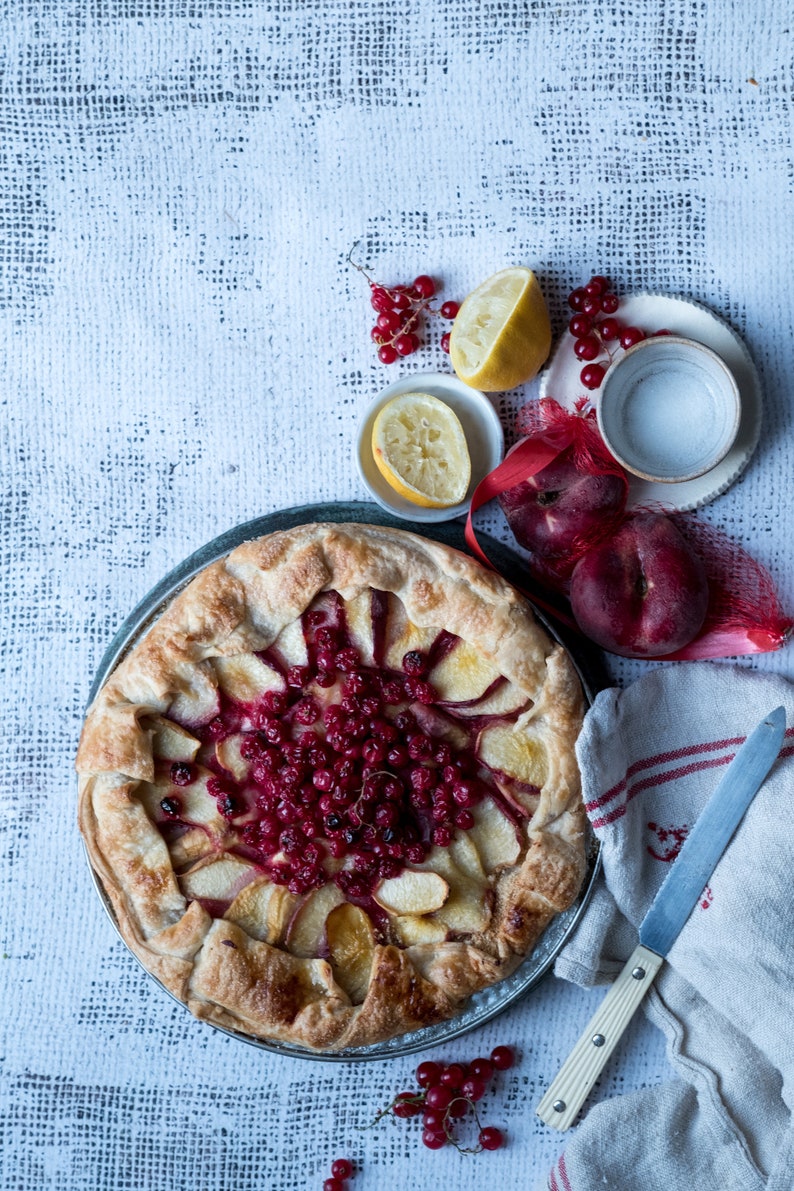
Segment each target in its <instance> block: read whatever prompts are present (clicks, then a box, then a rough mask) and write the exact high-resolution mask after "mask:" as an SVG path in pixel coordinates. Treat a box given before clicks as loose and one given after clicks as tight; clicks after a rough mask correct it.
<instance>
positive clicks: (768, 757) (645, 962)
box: [536, 707, 786, 1130]
mask: <svg viewBox="0 0 794 1191" xmlns="http://www.w3.org/2000/svg"><path fill="white" fill-rule="evenodd" d="M785 731H786V713H785V709H784V708H783V707H777V708H775V710H774V711H772V712H770V714H769V715H768V716H767V717H766V718H765V719H764V720H762V722H761V723H760V724H759V725H758V727H757V728H755V729H754V731H753V732H751V733H750V735H749V736H748V737H747V739H746V740H745V742H744V744H743V745H742V746H741V748H740V749H739V750H738V751H737V753H736V755H735V757H734V758H733V760H732V761H731V763H730V765H729V766H728V768H727V769H726V771H725V773H724V774H723V776H722V780H721V781H720V782H719V784H718V786H717V788H716V789H715V790H714V793H713V794H712V795H711V797H710V798H709V801H708V802H707V803H706V806H705V807H704V809H703V811H702V812H701V814H700V815H699V817H698V819H697V822H696V823H695V826H694V827H693V828H692V830H691V831H690V832H689V835H688V836H687V838H686V840H685V841H684V844H683V847H682V848H681V851H680V852H679V854H678V856H677V858H676V859H675V861H674V862H673V864H672V866H671V868H670V872H669V873H668V874H667V876H666V878H665V880H664V881H663V883H662V885H661V888H660V889H659V891H658V893H657V894H656V897H655V898H654V899H653V902H652V903H651V907H650V909H649V910H648V912H647V914H646V915H645V918H644V919H643V921H642V924H641V926H640V932H639V934H640V942H639V945H638V946H637V947H636V948H635V950H634V952H633V953H632V955H631V956H630V957H629V960H628V962H627V963H626V965H625V967H624V968H623V970H622V972H621V973H620V974H619V976H618V978H617V980H616V981H615V983H614V984H613V985H612V987H611V988H610V990H609V992H608V993H607V995H606V996H605V997H604V1000H603V1002H602V1003H601V1005H600V1006H599V1008H598V1009H597V1010H596V1012H595V1013H594V1014H593V1016H592V1018H591V1019H590V1021H589V1022H588V1024H587V1027H586V1029H585V1031H584V1033H583V1034H582V1036H581V1038H580V1039H579V1041H578V1042H577V1043H576V1045H575V1046H574V1048H573V1050H572V1051H571V1053H570V1055H569V1056H568V1058H567V1059H566V1060H565V1062H564V1063H563V1065H562V1067H561V1068H560V1071H559V1073H558V1074H557V1076H556V1078H555V1079H554V1080H553V1081H552V1083H551V1084H550V1086H549V1088H548V1089H547V1091H546V1093H545V1095H544V1096H543V1099H542V1100H541V1101H540V1103H539V1105H538V1107H537V1109H536V1112H537V1115H538V1116H539V1117H540V1118H541V1120H542V1121H544V1122H545V1123H546V1124H547V1125H551V1126H552V1128H554V1129H560V1130H563V1129H567V1128H569V1126H570V1125H572V1124H573V1121H574V1119H575V1117H576V1114H577V1113H578V1112H579V1109H580V1108H581V1107H582V1105H583V1104H584V1102H585V1100H586V1099H587V1096H588V1095H589V1093H590V1091H591V1089H592V1087H593V1084H594V1083H595V1081H596V1079H597V1078H598V1076H599V1075H600V1074H601V1071H602V1070H603V1068H604V1066H605V1065H606V1062H607V1059H608V1058H609V1056H610V1055H611V1054H612V1051H613V1050H614V1049H615V1046H616V1045H617V1043H618V1041H619V1039H620V1037H621V1035H622V1033H623V1031H624V1030H625V1028H626V1026H627V1025H628V1023H629V1021H630V1020H631V1018H632V1016H633V1014H634V1011H635V1010H636V1008H637V1006H638V1005H639V1004H640V1002H641V1001H642V998H643V997H644V996H645V993H646V992H647V991H648V989H649V988H650V986H651V984H652V983H653V979H654V977H655V976H656V973H657V972H658V970H659V968H660V967H661V965H662V962H663V960H664V958H665V956H666V955H667V953H668V952H669V950H670V948H671V947H672V945H673V943H674V942H675V940H676V938H677V937H678V935H679V933H680V931H681V929H682V928H683V926H684V924H685V923H686V921H687V919H688V918H689V915H690V914H691V913H692V910H693V909H694V907H695V904H696V903H697V901H698V899H699V898H700V895H701V894H702V892H703V890H704V888H705V886H706V885H707V883H708V880H709V877H710V876H711V874H712V873H713V871H714V869H715V868H716V866H717V862H718V861H719V859H720V857H721V856H722V854H723V852H724V851H725V849H726V847H727V846H728V843H729V842H730V840H731V837H732V836H733V833H734V832H735V830H736V828H737V827H738V825H739V823H740V822H741V820H742V817H743V815H744V813H745V811H746V810H747V808H748V806H749V805H750V803H751V802H752V800H753V798H754V797H755V795H756V793H757V792H758V790H759V789H760V788H761V786H762V785H763V783H764V780H765V778H766V776H767V774H768V773H769V770H770V769H771V768H772V765H773V764H774V762H775V759H776V758H777V756H778V754H779V752H780V748H781V745H782V743H783V737H784V735H785Z"/></svg>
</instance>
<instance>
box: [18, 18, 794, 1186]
mask: <svg viewBox="0 0 794 1191" xmlns="http://www.w3.org/2000/svg"><path fill="white" fill-rule="evenodd" d="M791 18H792V12H791V6H790V5H787V4H785V3H783V4H781V3H779V0H755V2H754V3H753V4H745V3H742V2H741V0H722V2H719V0H628V2H626V0H620V2H618V0H605V2H603V3H594V2H593V0H434V2H430V0H4V2H2V3H0V163H1V165H0V408H2V434H1V436H0V449H1V450H2V458H1V460H0V484H1V485H2V504H3V514H2V539H1V540H0V548H1V549H2V571H0V594H1V595H2V603H3V610H2V619H3V639H4V645H3V650H2V667H3V682H2V695H3V709H2V716H1V717H0V724H1V725H2V731H3V734H4V737H5V743H4V747H3V751H2V757H3V764H2V796H1V798H2V801H1V802H0V814H1V816H2V863H1V864H0V953H1V955H2V958H0V1019H1V1020H2V1039H1V1040H0V1187H2V1188H3V1191H34V1189H35V1191H39V1189H40V1188H48V1189H49V1188H52V1189H53V1191H77V1189H78V1188H80V1189H82V1188H100V1189H102V1191H104V1189H118V1191H137V1189H138V1188H153V1189H157V1191H165V1189H168V1191H172V1189H173V1191H295V1189H304V1188H306V1189H309V1188H320V1187H321V1186H322V1180H323V1178H325V1177H327V1175H328V1173H329V1167H330V1162H331V1160H332V1159H333V1158H335V1157H337V1156H339V1155H343V1154H346V1155H349V1156H350V1157H352V1158H353V1159H354V1160H355V1161H356V1162H357V1164H358V1165H359V1172H358V1174H357V1175H356V1177H355V1179H354V1181H353V1182H352V1184H351V1188H352V1189H354V1191H373V1189H378V1191H381V1189H382V1191H409V1189H410V1188H413V1187H421V1186H427V1185H429V1184H433V1185H438V1186H455V1187H456V1188H457V1189H458V1191H475V1189H477V1191H479V1189H481V1188H486V1187H491V1186H496V1185H499V1186H502V1187H505V1188H508V1189H512V1188H522V1187H525V1186H528V1185H531V1184H532V1182H533V1180H534V1179H536V1178H537V1177H538V1175H539V1174H542V1172H543V1171H544V1170H547V1169H549V1168H550V1167H551V1166H552V1164H553V1162H554V1160H555V1157H556V1155H557V1154H558V1152H559V1150H560V1148H561V1145H562V1141H561V1139H560V1138H559V1136H557V1135H556V1134H553V1133H552V1132H551V1131H550V1130H548V1129H547V1128H546V1127H545V1126H544V1125H542V1124H541V1123H540V1121H539V1120H538V1119H537V1118H536V1117H535V1115H534V1106H535V1104H536V1103H537V1101H538V1099H539V1097H540V1094H541V1092H542V1090H543V1088H544V1087H545V1086H546V1085H547V1084H548V1082H549V1081H550V1079H551V1078H552V1077H553V1075H554V1074H555V1073H556V1070H557V1068H558V1066H559V1064H560V1063H561V1061H562V1059H563V1058H564V1057H565V1055H566V1054H567V1052H568V1050H569V1048H570V1046H571V1045H572V1044H573V1042H574V1041H575V1039H576V1037H577V1036H578V1034H579V1032H580V1030H581V1028H582V1027H583V1024H584V1022H585V1021H586V1019H587V1017H589V1014H590V1012H591V1010H592V1008H593V1007H594V1005H595V1003H597V1001H598V999H599V998H600V996H601V993H599V992H585V991H583V990H581V989H578V988H574V987H573V986H570V985H567V984H565V983H563V982H562V981H560V980H557V979H556V978H554V977H549V978H548V979H547V980H546V981H545V982H544V983H543V984H542V985H541V987H540V988H539V989H538V990H537V991H536V992H534V993H533V994H532V995H531V996H530V997H529V998H528V999H527V1000H526V1001H525V1002H524V1003H522V1004H521V1005H520V1006H518V1007H515V1008H513V1009H512V1010H511V1011H509V1012H508V1013H507V1014H505V1015H504V1016H503V1017H501V1018H499V1019H498V1020H497V1021H494V1022H492V1023H491V1024H489V1025H488V1026H486V1027H483V1028H482V1029H481V1030H479V1031H478V1032H477V1033H476V1034H475V1035H470V1036H469V1037H467V1038H463V1039H459V1040H458V1041H456V1042H455V1043H454V1044H450V1046H449V1047H447V1048H444V1050H443V1052H441V1051H439V1055H440V1057H449V1058H453V1057H462V1058H465V1057H474V1056H475V1055H476V1054H478V1053H482V1052H483V1051H487V1050H489V1049H490V1048H491V1047H492V1046H493V1045H494V1044H496V1043H497V1042H505V1043H508V1044H511V1045H515V1046H516V1048H517V1050H518V1052H519V1056H520V1057H519V1062H518V1064H517V1066H516V1067H515V1068H514V1069H513V1070H512V1071H510V1072H509V1073H506V1074H505V1075H504V1076H502V1077H501V1079H500V1081H499V1083H498V1086H497V1089H496V1091H495V1092H494V1094H493V1096H491V1097H490V1098H489V1100H488V1101H487V1103H486V1106H485V1111H484V1116H485V1118H486V1119H487V1120H488V1121H489V1122H490V1123H493V1124H499V1125H502V1126H504V1127H505V1129H506V1131H507V1133H508V1135H509V1144H508V1145H507V1146H506V1147H505V1149H504V1150H502V1151H500V1152H498V1153H495V1154H483V1155H479V1156H477V1157H471V1156H466V1155H461V1154H458V1153H456V1152H455V1151H454V1150H444V1151H441V1152H438V1153H431V1152H430V1151H427V1150H424V1149H423V1147H422V1146H421V1144H420V1142H419V1137H418V1130H417V1128H416V1122H408V1123H402V1124H399V1125H394V1126H393V1125H392V1124H391V1123H390V1122H388V1121H386V1122H383V1123H382V1124H381V1125H380V1126H379V1127H378V1128H377V1129H373V1130H369V1131H364V1130H362V1129H361V1126H363V1125H365V1124H367V1122H368V1121H370V1120H371V1119H372V1117H373V1116H374V1114H375V1112H376V1111H377V1110H378V1109H379V1108H380V1107H382V1106H384V1105H385V1104H386V1103H387V1102H388V1101H389V1100H390V1099H391V1098H392V1096H393V1095H394V1094H395V1092H397V1091H399V1090H401V1089H402V1088H403V1087H405V1086H410V1078H411V1074H412V1072H413V1069H414V1067H415V1065H416V1062H417V1059H416V1058H415V1057H406V1058H404V1059H395V1060H391V1061H389V1062H378V1063H374V1064H366V1065H352V1064H351V1065H344V1066H335V1065H328V1064H322V1063H316V1062H309V1061H302V1060H298V1059H286V1058H282V1057H278V1056H274V1055H271V1054H268V1053H264V1052H259V1051H257V1050H255V1049H252V1048H249V1047H246V1046H244V1045H243V1044H241V1043H239V1042H236V1041H234V1040H233V1039H230V1038H228V1037H226V1036H223V1035H221V1034H218V1033H215V1032H213V1031H212V1030H211V1029H210V1028H209V1027H207V1026H205V1025H202V1024H200V1023H198V1022H194V1021H193V1019H192V1018H191V1017H190V1016H189V1015H188V1014H187V1013H186V1011H184V1010H182V1009H181V1008H180V1007H179V1006H177V1005H175V1004H174V1003H173V1002H171V1001H170V1000H169V999H168V998H167V997H166V996H165V995H164V994H163V993H161V991H160V990H159V989H158V988H157V987H156V986H155V985H154V984H153V983H152V982H151V981H149V980H148V979H147V978H146V977H145V976H144V975H143V974H142V972H141V970H140V969H139V967H138V965H137V963H136V962H135V961H134V960H133V959H132V958H131V957H130V955H129V954H128V953H127V951H126V950H125V948H124V946H123V945H122V944H121V943H120V941H119V940H118V938H117V937H116V935H115V933H114V931H113V929H112V927H111V925H110V923H109V921H108V920H107V918H106V917H105V914H104V913H103V910H102V908H101V905H100V903H99V901H98V898H97V896H96V893H95V891H94V888H93V886H92V883H91V879H90V876H89V873H88V870H87V867H86V863H85V859H84V856H83V852H82V849H81V844H80V841H79V838H78V835H77V831H76V826H75V792H76V785H75V779H74V776H73V768H72V767H73V760H74V752H75V747H76V741H77V737H78V734H79V730H80V725H81V719H82V714H83V711H84V707H85V702H86V698H87V695H88V691H89V688H90V684H91V681H92V676H93V674H94V672H95V669H96V667H97V665H98V664H99V661H100V659H101V657H102V654H103V651H104V649H105V647H106V646H107V644H108V643H109V641H110V639H111V638H112V636H113V634H114V632H115V630H116V629H117V628H118V626H119V625H120V624H121V622H122V621H123V620H124V618H125V616H126V615H127V614H128V613H129V611H130V610H131V609H132V608H133V607H134V606H135V604H136V603H137V602H138V601H139V600H140V599H141V598H142V597H143V596H144V595H145V594H146V592H147V591H148V590H149V589H150V588H151V587H152V586H153V585H154V584H155V583H156V582H157V581H158V580H160V579H161V578H162V577H163V576H164V575H165V574H166V573H167V572H168V571H170V570H171V569H172V568H173V567H174V566H175V565H176V564H177V563H178V562H179V561H180V560H181V559H183V558H184V557H185V556H186V555H188V554H190V553H191V552H192V551H194V550H196V549H197V548H199V547H200V546H201V545H202V544H203V543H204V542H206V541H208V540H209V539H211V538H213V537H214V536H215V535H217V534H218V533H220V532H222V531H223V530H226V529H229V528H230V527H232V526H234V525H236V524H238V523H240V522H243V521H246V520H248V519H250V518H253V517H256V516H259V515H262V514H266V513H270V512H273V511H275V510H278V509H282V508H286V507H291V506H294V505H302V504H306V503H312V502H322V501H344V500H363V499H366V496H367V494H366V491H365V490H364V488H363V487H362V484H361V481H360V480H359V478H358V475H357V472H356V468H355V466H354V462H353V447H354V441H355V433H356V426H357V423H358V421H359V419H360V418H361V416H362V414H363V412H364V410H365V408H366V406H367V403H368V402H369V400H370V399H371V398H372V397H373V396H374V395H375V394H376V393H377V392H378V391H379V390H380V389H381V388H382V387H383V386H384V384H386V383H388V382H389V381H391V380H393V379H395V378H396V377H397V376H398V375H400V374H402V373H409V372H411V371H414V370H427V369H428V368H430V369H436V370H446V369H447V368H448V366H449V365H448V359H447V357H446V356H444V355H443V353H442V352H441V350H440V348H439V346H438V340H439V336H440V333H441V330H442V328H441V327H440V326H433V327H432V328H431V330H430V332H429V334H428V337H427V343H426V345H425V346H424V347H423V348H422V350H421V351H420V352H418V353H417V355H416V356H413V357H411V358H409V359H406V360H404V361H403V362H401V363H399V364H397V365H394V366H392V368H387V367H385V366H383V365H381V364H380V363H379V362H378V360H377V358H376V355H375V350H374V346H373V344H372V342H371V341H370V338H369V331H370V327H371V325H372V311H371V309H370V306H369V293H368V290H367V286H366V283H365V281H364V279H363V278H362V277H361V276H360V275H359V274H358V273H356V272H355V271H354V270H353V269H351V267H350V265H349V264H348V263H347V259H346V258H347V256H348V253H349V252H350V249H351V248H352V246H353V245H354V243H356V242H358V245H359V246H358V249H357V253H356V255H357V259H358V260H359V261H361V263H363V264H366V265H367V266H368V267H369V269H370V271H371V273H372V274H373V275H374V276H376V277H377V278H378V279H380V280H383V281H385V282H389V283H395V282H401V281H410V280H411V279H412V278H413V277H414V276H415V275H416V274H418V273H420V272H429V273H431V274H432V275H433V276H434V277H436V278H437V279H438V280H439V281H440V282H442V283H443V291H442V293H443V297H445V298H457V299H460V298H462V297H463V296H464V295H465V294H466V293H467V292H468V291H469V290H470V289H472V288H473V287H474V286H475V285H476V284H478V283H479V282H480V281H481V280H483V279H484V278H485V277H486V276H488V275H489V274H491V273H492V272H494V271H495V270H496V269H498V268H501V267H503V266H505V265H507V264H512V263H523V264H527V265H530V266H532V267H533V268H534V269H535V270H536V271H537V273H538V275H539V277H540V280H541V283H542V287H543V290H544V294H545V296H546V298H547V301H548V304H549V308H550V311H551V314H552V318H553V322H554V327H555V331H557V332H559V331H560V330H561V329H562V327H563V326H564V323H565V305H564V303H565V295H566V294H567V292H568V291H569V289H571V288H572V287H573V286H574V285H577V284H580V283H582V282H583V281H585V280H586V279H587V277H589V276H590V274H591V273H593V272H594V271H597V272H605V273H607V274H608V275H609V276H610V277H611V278H612V279H613V280H614V283H615V285H616V287H617V288H618V291H619V292H621V293H630V292H632V291H637V290H645V289H650V290H658V291H661V292H665V293H673V294H685V295H688V296H690V297H693V298H695V299H696V300H698V301H700V302H703V303H705V304H707V305H708V306H710V307H711V308H712V309H714V310H715V311H717V312H718V313H719V314H720V315H721V316H723V317H724V318H726V319H728V320H729V321H730V322H731V324H732V325H733V326H734V327H735V328H736V330H737V331H738V332H739V333H740V334H742V335H743V336H744V338H745V340H746V342H747V344H748V347H749V349H750V351H751V353H752V355H753V357H754V359H755V362H756V364H757V366H758V368H759V370H760V373H761V376H762V381H763V388H764V428H763V432H762V438H761V442H760V445H759V448H758V450H757V452H756V454H755V456H754V458H753V460H752V461H751V463H750V465H749V467H748V469H747V470H746V472H745V474H744V475H743V477H742V478H741V480H740V481H739V482H738V483H736V484H735V485H734V486H733V488H731V489H730V491H728V492H727V493H725V494H724V495H723V496H721V497H720V498H719V499H718V500H716V501H715V502H714V503H713V504H711V505H709V506H708V507H707V508H705V509H704V510H703V513H702V515H703V516H704V517H706V518H707V519H709V520H710V521H712V522H713V523H715V524H717V525H719V526H720V527H722V528H723V529H725V530H726V531H727V532H728V533H729V534H730V535H731V536H733V537H734V538H736V539H737V540H739V541H740V542H741V543H742V544H743V545H745V546H746V547H747V548H748V549H749V550H751V552H752V553H753V554H754V555H755V556H756V557H757V558H759V559H760V560H761V561H762V562H763V563H764V564H765V565H767V566H768V567H769V568H770V570H771V572H772V574H773V576H774V578H775V580H776V582H777V584H778V587H779V590H780V593H781V597H782V599H783V602H784V604H785V605H786V606H787V607H788V608H789V609H790V608H791V607H792V605H794V566H792V558H791V533H790V527H791V524H792V518H793V517H794V485H792V482H791V465H790V454H791V453H790V446H789V436H790V423H791V410H792V399H791V390H792V381H791V377H792V364H791V343H792V337H793V336H794V304H793V302H792V294H794V287H792V284H791V279H792V274H793V273H794V268H793V265H794V262H793V260H792V256H793V253H792V240H793V237H792V230H791V225H792V219H791V210H792V176H793V175H794V153H793V152H792V144H791V95H792V61H793V59H794V46H793V44H792V37H791V31H790V30H791ZM535 392H536V386H535V385H534V384H532V385H529V386H527V387H526V388H525V389H522V390H519V391H517V392H514V393H511V394H507V395H496V396H495V402H496V404H497V407H498V409H499V411H500V413H501V414H502V416H503V420H504V424H505V429H506V433H507V438H508V442H512V440H513V430H512V418H513V414H514V412H515V410H516V409H517V408H518V407H519V406H520V405H521V404H522V402H523V401H525V400H526V399H527V398H529V397H531V396H532V395H533V394H534V393H535ZM478 524H479V525H480V526H481V527H482V528H483V529H485V530H488V531H490V532H492V533H495V534H496V535H497V536H499V537H501V538H503V540H505V541H508V534H507V530H506V527H505V526H504V523H503V522H502V520H501V515H500V514H499V513H498V512H497V511H495V510H494V509H493V508H489V509H486V510H484V511H483V512H482V513H481V514H480V515H478ZM715 664H720V663H715ZM741 664H742V665H746V666H748V667H751V668H763V669H766V670H768V671H770V672H777V673H781V674H784V675H788V676H791V671H792V662H791V654H790V651H783V652H781V653H780V654H777V655H774V656H767V657H762V658H759V659H757V660H747V659H745V660H743V661H742V662H741ZM611 665H612V675H613V678H614V681H615V682H616V683H619V684H625V683H627V682H628V681H629V680H630V679H632V678H633V677H636V676H637V675H639V674H640V673H642V672H643V670H644V669H647V667H645V666H643V665H641V664H640V663H622V662H621V663H618V662H614V661H613V662H612V664H611ZM668 1078H669V1068H668V1064H667V1059H666V1057H665V1054H664V1044H663V1041H662V1038H661V1035H660V1034H658V1033H657V1031H656V1030H655V1029H654V1028H652V1027H651V1025H650V1024H649V1023H647V1022H646V1021H645V1020H644V1019H643V1018H642V1017H639V1018H638V1019H637V1020H636V1021H635V1023H634V1024H633V1026H632V1028H631V1030H630V1031H629V1034H628V1035H627V1037H626V1039H625V1041H624V1043H623V1044H622V1045H621V1047H620V1049H619V1051H618V1053H617V1055H616V1056H614V1057H613V1059H612V1061H611V1062H610V1065H609V1067H608V1068H607V1071H606V1073H605V1075H604V1077H603V1080H602V1082H601V1085H600V1087H599V1089H598V1091H597V1093H596V1098H601V1099H603V1098H605V1097H608V1096H613V1095H616V1094H619V1093H621V1092H622V1091H624V1090H629V1089H634V1088H641V1087H644V1086H649V1085H653V1084H655V1083H659V1082H662V1081H664V1080H666V1079H668ZM637 1127H638V1128H641V1122H638V1124H637ZM671 1191H673V1189H671Z"/></svg>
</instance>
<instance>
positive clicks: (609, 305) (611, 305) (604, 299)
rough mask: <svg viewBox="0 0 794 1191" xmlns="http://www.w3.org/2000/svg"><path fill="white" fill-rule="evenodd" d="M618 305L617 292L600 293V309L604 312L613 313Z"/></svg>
mask: <svg viewBox="0 0 794 1191" xmlns="http://www.w3.org/2000/svg"><path fill="white" fill-rule="evenodd" d="M619 305H620V300H619V299H618V296H617V294H602V295H601V309H602V310H603V312H604V314H614V313H615V311H616V310H617V308H618V306H619Z"/></svg>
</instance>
